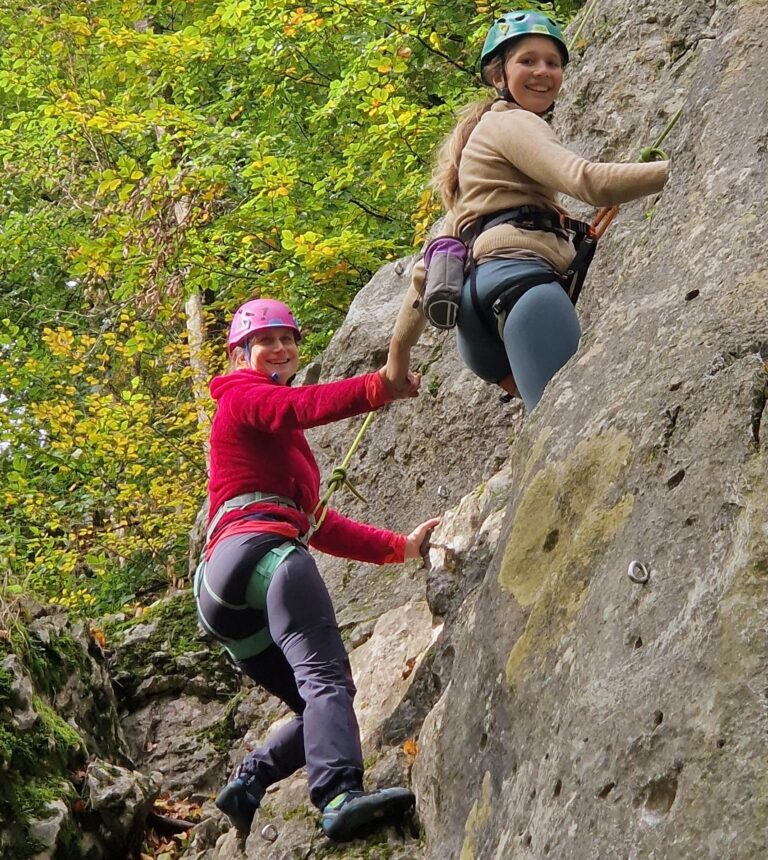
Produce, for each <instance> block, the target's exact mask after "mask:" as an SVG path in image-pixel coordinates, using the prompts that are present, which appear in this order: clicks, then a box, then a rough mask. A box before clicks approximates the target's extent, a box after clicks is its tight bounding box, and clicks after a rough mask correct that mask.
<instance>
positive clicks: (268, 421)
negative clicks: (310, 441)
mask: <svg viewBox="0 0 768 860" xmlns="http://www.w3.org/2000/svg"><path fill="white" fill-rule="evenodd" d="M391 399H392V398H391V396H390V394H389V392H388V391H387V389H386V387H385V385H384V382H383V380H382V378H381V374H380V373H378V372H375V373H368V374H365V375H363V376H354V377H352V378H351V379H341V380H339V381H338V382H326V383H322V384H319V385H303V386H300V387H298V388H291V387H289V386H287V385H270V384H268V383H265V384H264V385H255V386H253V387H252V388H249V389H245V390H243V389H238V390H237V396H236V397H235V398H230V408H232V409H234V410H236V411H237V413H238V416H240V417H241V420H243V421H245V423H247V424H249V425H250V426H251V427H255V428H256V429H258V430H264V431H266V432H269V433H276V432H278V431H280V430H285V429H299V430H306V429H307V428H309V427H317V426H319V425H321V424H330V423H331V422H332V421H339V420H340V419H342V418H350V417H351V416H353V415H360V414H361V413H363V412H370V410H371V409H378V408H379V407H380V406H383V405H384V404H385V403H388V402H389V401H390V400H391Z"/></svg>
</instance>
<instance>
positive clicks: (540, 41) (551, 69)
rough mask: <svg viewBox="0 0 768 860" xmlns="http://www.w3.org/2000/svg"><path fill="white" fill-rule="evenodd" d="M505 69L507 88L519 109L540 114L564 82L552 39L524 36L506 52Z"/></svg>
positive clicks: (547, 108) (556, 49)
mask: <svg viewBox="0 0 768 860" xmlns="http://www.w3.org/2000/svg"><path fill="white" fill-rule="evenodd" d="M505 70H506V73H507V87H508V89H509V91H510V92H511V93H512V98H513V99H514V100H515V102H516V103H517V104H518V105H520V107H521V108H525V110H529V111H531V112H532V113H536V114H543V113H546V112H547V111H548V110H549V108H551V107H552V105H553V104H554V101H555V99H556V98H557V94H558V93H559V92H560V87H561V86H562V83H563V58H562V56H561V55H560V51H559V50H558V48H557V43H556V42H555V41H554V40H553V39H550V38H549V37H548V36H525V37H524V38H523V39H521V40H520V41H519V42H518V43H517V44H515V45H514V47H513V48H512V50H511V51H510V52H509V54H508V55H507V59H506V62H505ZM500 83H501V85H502V86H503V81H502V82H500Z"/></svg>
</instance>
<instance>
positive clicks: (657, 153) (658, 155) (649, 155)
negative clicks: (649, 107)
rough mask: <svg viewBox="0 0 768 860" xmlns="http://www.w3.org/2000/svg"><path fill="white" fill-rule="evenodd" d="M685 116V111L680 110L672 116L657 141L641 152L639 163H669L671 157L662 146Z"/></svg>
mask: <svg viewBox="0 0 768 860" xmlns="http://www.w3.org/2000/svg"><path fill="white" fill-rule="evenodd" d="M682 115H683V109H682V108H679V109H678V110H676V111H675V113H674V114H673V115H672V118H671V119H670V121H669V122H668V123H667V125H666V127H665V128H664V131H662V133H661V134H660V135H659V136H658V137H657V138H656V140H655V141H654V142H653V143H652V144H651V145H650V146H645V147H643V149H641V150H640V157H639V158H638V161H669V156H668V155H667V153H666V152H664V150H663V149H661V144H662V143H663V142H664V138H665V137H666V136H667V135H668V134H669V133H670V131H672V129H673V128H674V127H675V125H676V124H677V121H678V120H679V119H680V117H681V116H682Z"/></svg>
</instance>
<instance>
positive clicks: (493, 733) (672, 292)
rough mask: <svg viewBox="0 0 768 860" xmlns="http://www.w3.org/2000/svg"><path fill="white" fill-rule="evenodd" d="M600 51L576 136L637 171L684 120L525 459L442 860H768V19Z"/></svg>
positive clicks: (738, 15) (465, 697)
mask: <svg viewBox="0 0 768 860" xmlns="http://www.w3.org/2000/svg"><path fill="white" fill-rule="evenodd" d="M586 36H587V40H588V45H587V48H586V50H585V51H584V55H583V57H582V58H581V59H580V60H579V61H577V63H575V64H574V67H573V68H572V69H569V74H570V83H569V85H568V90H567V92H566V93H565V94H564V97H563V98H562V99H561V101H560V104H559V105H558V110H557V116H558V125H559V130H560V133H561V134H562V136H563V137H564V139H566V140H568V141H573V143H574V148H575V149H577V150H579V151H581V152H583V153H585V154H588V155H590V156H591V157H593V158H604V159H606V160H609V159H611V158H619V157H621V158H630V157H632V155H633V153H636V152H637V150H638V149H639V147H640V145H642V144H644V143H646V142H650V141H652V140H653V138H654V137H655V134H656V133H658V131H659V130H660V129H661V128H662V127H663V126H664V124H665V122H666V120H667V119H668V117H669V116H670V114H671V113H672V111H673V110H674V109H675V108H676V107H678V106H683V107H684V114H683V118H682V119H681V121H680V123H679V125H678V127H677V128H676V129H675V131H674V132H673V133H672V135H671V136H670V138H669V139H668V141H667V142H666V143H667V145H668V146H669V148H670V149H671V150H672V152H673V153H674V155H673V163H672V172H671V179H670V182H669V184H668V186H667V188H666V189H665V190H664V192H663V193H662V194H661V195H660V197H659V199H658V200H657V201H655V202H654V201H644V202H640V203H637V204H634V205H632V206H627V207H625V208H623V210H622V213H621V214H620V216H619V219H618V221H617V223H616V225H615V227H612V228H611V231H610V233H609V234H608V235H607V236H606V239H605V240H604V242H603V246H602V248H601V250H600V251H599V256H598V261H597V262H596V265H595V268H594V270H593V273H592V275H591V279H590V282H589V284H588V287H587V291H586V293H585V296H584V299H583V303H582V305H581V311H582V314H583V318H584V319H586V320H587V321H588V322H589V323H590V325H589V327H588V330H587V331H586V333H585V336H584V339H583V341H582V345H581V348H580V351H579V355H578V356H577V357H576V358H575V359H574V360H573V361H572V362H571V363H570V364H569V365H568V367H567V368H566V369H565V370H564V371H563V372H562V373H561V374H560V375H559V376H558V377H557V378H556V380H555V381H554V383H553V384H552V385H551V386H550V387H549V389H548V391H547V392H546V394H545V396H544V399H543V400H542V402H541V404H540V405H539V407H538V408H537V409H536V410H535V412H534V413H533V414H531V415H530V416H529V417H528V418H527V419H526V423H525V428H524V430H523V432H522V433H521V435H520V437H519V438H518V440H517V442H516V443H515V449H514V453H513V456H512V458H511V467H512V473H513V479H512V486H513V491H512V495H511V498H510V503H509V507H508V511H507V517H506V521H505V524H504V528H503V532H502V537H501V541H500V543H499V548H498V550H497V552H496V554H495V557H494V560H493V562H492V564H491V565H490V567H489V568H488V570H487V572H486V574H485V576H484V579H483V582H482V586H481V588H480V589H479V590H478V591H477V593H476V594H474V595H472V596H471V597H470V599H469V600H467V601H465V602H464V604H463V605H462V606H461V608H460V610H459V616H460V617H459V619H457V626H458V627H461V626H462V625H463V631H462V632H461V633H460V634H459V632H458V631H457V633H456V634H455V635H454V640H453V642H454V645H455V651H456V653H455V658H454V661H453V672H452V680H451V682H450V684H449V685H448V687H447V689H446V691H445V693H444V694H443V696H442V698H441V699H440V701H439V702H438V704H437V706H436V707H435V709H434V710H433V711H432V713H431V714H430V715H429V717H428V718H427V720H426V723H425V726H424V728H423V730H422V733H421V737H420V753H419V756H418V758H417V760H416V764H415V767H414V777H415V784H416V787H417V791H418V794H419V799H420V800H419V809H420V812H421V817H422V822H423V823H424V826H425V830H426V833H427V840H428V844H429V848H428V856H429V857H431V858H441V860H442V858H447V857H450V858H461V860H501V859H502V858H504V860H508V859H509V860H517V858H534V857H535V858H541V857H548V856H549V857H557V858H564V860H567V858H574V860H587V858H605V857H620V858H626V860H634V858H665V860H674V858H723V857H728V858H757V857H763V856H766V853H767V852H768V835H767V834H768V831H766V828H765V826H764V822H765V815H766V809H767V808H768V795H767V794H766V790H765V780H764V778H763V776H762V775H761V774H762V767H759V768H756V767H755V762H756V761H763V760H764V759H765V756H766V752H767V750H766V729H767V728H768V718H767V714H766V708H765V696H764V690H765V664H766V658H767V657H768V644H767V643H766V639H765V636H764V626H765V623H764V612H763V610H762V609H761V606H764V605H765V593H766V573H768V529H767V528H766V514H765V501H764V500H765V498H766V497H767V495H768V470H767V469H766V461H765V453H764V451H763V449H762V446H761V442H764V435H765V431H764V427H763V426H762V424H761V419H762V415H763V410H764V408H765V402H766V391H767V390H768V374H767V373H766V364H765V360H766V358H768V290H767V289H766V286H767V285H768V277H767V274H766V240H765V234H764V231H763V228H762V224H761V213H762V212H763V211H764V209H765V206H766V203H767V202H768V199H767V198H768V193H767V192H766V186H765V182H764V181H762V179H760V177H762V176H764V175H765V170H766V136H765V128H766V120H767V119H768V107H767V106H766V102H765V97H764V93H765V91H766V86H768V64H766V62H765V45H766V44H768V17H767V16H766V14H765V6H764V4H761V3H750V2H735V3H721V2H717V3H715V2H707V3H704V2H699V3H689V2H685V3H683V2H672V3H666V4H663V5H662V4H659V3H646V4H633V3H629V2H623V0H614V2H611V0H606V2H603V3H601V4H600V6H599V10H598V12H597V14H596V17H595V19H594V21H593V23H592V24H591V25H590V26H589V27H588V29H587V33H586ZM736 117H738V120H736ZM651 211H652V213H653V217H652V218H650V217H647V216H648V215H649V213H650V212H651ZM644 213H645V215H646V217H645V218H644V217H643V214H644ZM632 560H639V561H642V562H643V563H645V564H646V565H647V566H648V567H649V568H650V580H649V582H648V583H647V584H646V585H638V584H635V583H633V582H632V581H631V580H630V579H629V578H628V577H627V569H628V565H629V563H630V562H631V561H632ZM457 773H461V774H462V779H460V780H459V779H456V776H455V775H456V774H457Z"/></svg>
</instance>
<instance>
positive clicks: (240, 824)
mask: <svg viewBox="0 0 768 860" xmlns="http://www.w3.org/2000/svg"><path fill="white" fill-rule="evenodd" d="M250 782H252V781H250ZM248 783H249V780H246V779H243V778H242V777H237V778H235V779H233V780H232V782H228V783H227V784H226V785H225V786H224V788H222V789H221V791H220V792H219V793H218V794H217V795H216V806H218V808H219V809H220V810H221V811H222V812H223V813H225V814H226V815H227V816H229V820H230V821H231V822H232V824H234V825H235V827H236V828H237V829H238V830H239V831H240V833H243V834H245V835H246V836H247V835H248V834H249V833H250V832H251V824H252V823H253V818H254V816H255V815H256V810H257V809H258V808H259V804H260V803H261V798H262V797H264V792H263V791H262V790H261V788H257V787H256V786H254V785H249V784H248Z"/></svg>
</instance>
